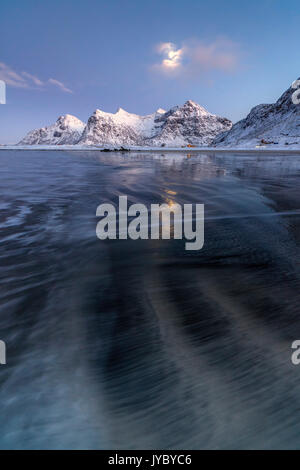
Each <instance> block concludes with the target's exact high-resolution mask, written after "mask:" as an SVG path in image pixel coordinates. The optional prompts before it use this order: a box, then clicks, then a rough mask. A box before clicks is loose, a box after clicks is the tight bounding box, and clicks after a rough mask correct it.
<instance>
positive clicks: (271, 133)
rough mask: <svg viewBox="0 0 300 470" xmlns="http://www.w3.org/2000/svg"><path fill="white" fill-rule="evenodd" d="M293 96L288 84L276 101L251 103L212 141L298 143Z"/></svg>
mask: <svg viewBox="0 0 300 470" xmlns="http://www.w3.org/2000/svg"><path fill="white" fill-rule="evenodd" d="M299 91H300V90H299ZM296 95H297V92H296V90H295V88H292V87H290V88H289V89H288V90H287V91H285V92H284V93H283V95H282V96H281V97H280V98H279V100H278V101H276V103H274V104H260V105H258V106H255V108H253V109H252V110H251V111H250V113H249V114H248V116H247V117H246V118H245V119H242V120H241V121H239V122H237V123H236V124H234V126H233V127H232V129H231V130H230V131H229V132H225V133H223V134H219V135H218V136H217V137H216V139H215V140H214V142H213V144H214V145H216V146H221V147H222V146H230V147H237V146H256V145H267V144H279V145H297V144H299V145H300V104H295V103H294V102H293V101H295V96H296ZM293 96H294V98H293Z"/></svg>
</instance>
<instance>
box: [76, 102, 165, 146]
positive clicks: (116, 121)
mask: <svg viewBox="0 0 300 470" xmlns="http://www.w3.org/2000/svg"><path fill="white" fill-rule="evenodd" d="M163 114H165V111H164V110H163V109H158V110H157V111H156V112H155V113H153V114H148V115H147V116H139V115H137V114H131V113H128V112H127V111H125V110H124V109H122V108H119V109H118V111H117V112H116V113H115V114H112V113H106V112H104V111H101V110H100V109H96V111H95V112H94V114H93V115H92V116H91V117H90V118H89V120H88V122H87V125H86V128H85V130H84V132H83V134H82V138H81V139H80V144H84V145H95V144H97V145H108V146H121V145H143V144H144V142H145V139H150V138H151V137H152V135H153V132H154V129H155V121H156V120H157V119H159V117H160V116H161V115H163Z"/></svg>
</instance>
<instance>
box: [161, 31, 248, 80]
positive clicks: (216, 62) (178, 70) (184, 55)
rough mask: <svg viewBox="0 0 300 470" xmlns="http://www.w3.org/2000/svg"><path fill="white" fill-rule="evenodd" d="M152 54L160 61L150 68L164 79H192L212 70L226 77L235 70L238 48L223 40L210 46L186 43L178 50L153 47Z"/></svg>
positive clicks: (165, 45)
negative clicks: (154, 52) (173, 77)
mask: <svg viewBox="0 0 300 470" xmlns="http://www.w3.org/2000/svg"><path fill="white" fill-rule="evenodd" d="M156 52H157V53H158V54H160V55H161V56H162V60H161V62H160V63H157V64H154V66H153V67H152V68H153V69H154V70H156V71H157V72H160V73H163V74H166V75H168V76H179V75H181V76H182V75H184V76H187V77H195V76H199V75H201V74H204V73H207V72H210V71H213V70H219V71H222V72H225V73H230V72H233V71H234V70H235V69H236V68H237V67H238V65H239V59H240V51H239V46H238V44H236V43H234V42H233V41H231V40H230V39H227V38H218V39H216V40H215V41H213V42H210V43H204V42H202V41H199V40H189V41H184V42H183V43H182V45H181V46H180V47H178V46H177V45H176V44H173V43H172V42H165V43H160V44H158V45H157V46H156Z"/></svg>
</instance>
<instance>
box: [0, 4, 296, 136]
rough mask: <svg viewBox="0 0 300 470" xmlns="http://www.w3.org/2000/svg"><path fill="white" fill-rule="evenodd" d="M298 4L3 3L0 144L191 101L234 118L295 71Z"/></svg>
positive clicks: (278, 89) (266, 98) (274, 94)
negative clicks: (99, 114)
mask: <svg viewBox="0 0 300 470" xmlns="http://www.w3.org/2000/svg"><path fill="white" fill-rule="evenodd" d="M299 28H300V4H299V1H298V0H290V1H288V2H284V1H283V0H259V1H258V0H252V1H251V2H246V1H240V0H239V1H236V0H227V1H226V2H225V1H224V0H222V1H219V0H214V1H211V0H185V1H184V2H183V1H182V0H159V1H158V0H151V1H145V0H109V1H106V0H85V1H83V0H43V1H42V0H1V2H0V79H3V80H5V81H6V82H7V104H5V105H0V143H10V142H15V141H17V140H18V139H20V138H21V137H23V135H25V134H26V132H28V131H29V130H31V129H33V128H36V127H41V126H44V125H48V124H51V123H53V122H54V121H55V120H56V119H57V117H58V116H59V115H61V114H66V113H69V114H74V115H75V116H77V117H78V118H80V119H82V120H84V121H86V120H87V119H88V117H89V116H90V115H91V114H92V112H93V111H94V110H95V109H96V108H101V109H103V110H104V111H109V112H115V111H116V110H117V108H118V107H122V108H124V109H126V110H127V111H129V112H134V113H138V114H148V113H151V112H153V111H154V110H156V109H157V108H159V107H162V108H164V109H168V108H170V107H171V106H174V105H176V104H181V103H184V102H185V101H186V100H187V99H192V100H194V101H196V102H198V103H199V104H201V105H202V106H204V107H206V108H207V109H208V110H209V111H210V112H213V113H216V114H219V115H223V116H226V117H228V118H230V119H232V120H233V121H236V120H238V119H240V118H242V117H244V116H245V115H246V114H247V113H248V112H249V110H250V108H251V107H253V106H255V105H256V104H259V103H263V102H264V103H267V102H272V101H275V100H276V99H277V98H278V97H279V95H280V94H281V93H282V92H283V91H284V90H285V89H286V88H288V87H289V86H290V84H291V83H292V81H293V80H295V79H296V78H298V77H299V76H300V36H299Z"/></svg>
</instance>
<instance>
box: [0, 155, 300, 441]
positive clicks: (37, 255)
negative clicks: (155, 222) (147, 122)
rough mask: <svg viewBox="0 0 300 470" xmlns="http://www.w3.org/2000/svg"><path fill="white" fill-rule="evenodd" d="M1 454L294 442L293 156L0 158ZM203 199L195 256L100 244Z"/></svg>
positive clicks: (298, 221)
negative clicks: (158, 213) (119, 228)
mask: <svg viewBox="0 0 300 470" xmlns="http://www.w3.org/2000/svg"><path fill="white" fill-rule="evenodd" d="M0 171H1V178H0V187H1V201H0V230H1V235H0V246H1V252H0V278H1V286H0V309H1V313H0V339H2V340H4V341H6V343H7V365H6V366H0V417H1V432H0V448H21V449H28V448H100V449H101V448H115V449H118V448H119V449H122V448H133V449H138V448H176V447H177V448H181V449H182V448H278V447H279V448H295V447H299V445H300V437H299V436H300V419H299V418H300V412H299V410H300V366H299V367H296V366H293V365H292V363H291V359H290V357H291V343H292V341H294V340H295V339H300V311H299V305H300V272H299V270H300V269H299V247H300V231H299V228H300V192H299V182H300V156H297V155H293V156H287V155H261V154H252V155H246V154H244V155H234V154H199V155H198V154H192V155H187V154H184V153H183V154H167V153H166V154H165V155H164V154H159V153H152V154H151V153H136V154H135V153H130V154H121V153H109V154H103V153H99V152H95V153H93V152H86V153H84V152H73V153H72V152H53V151H42V152H40V151H32V152H31V151H4V150H2V151H0ZM120 195H127V196H128V201H129V203H130V204H131V203H135V202H140V203H143V204H145V205H146V206H150V204H152V203H162V202H169V201H170V200H171V201H174V202H178V203H180V204H184V203H193V204H195V203H204V204H205V216H206V218H205V244H204V248H203V249H202V250H201V251H199V252H195V251H185V249H184V245H185V240H170V241H169V240H143V241H141V240H138V241H132V240H110V241H105V242H104V241H100V240H98V239H97V238H96V234H95V229H96V224H97V222H98V219H97V218H96V208H97V206H98V205H99V204H101V203H103V202H112V203H115V204H117V203H118V196H120Z"/></svg>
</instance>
